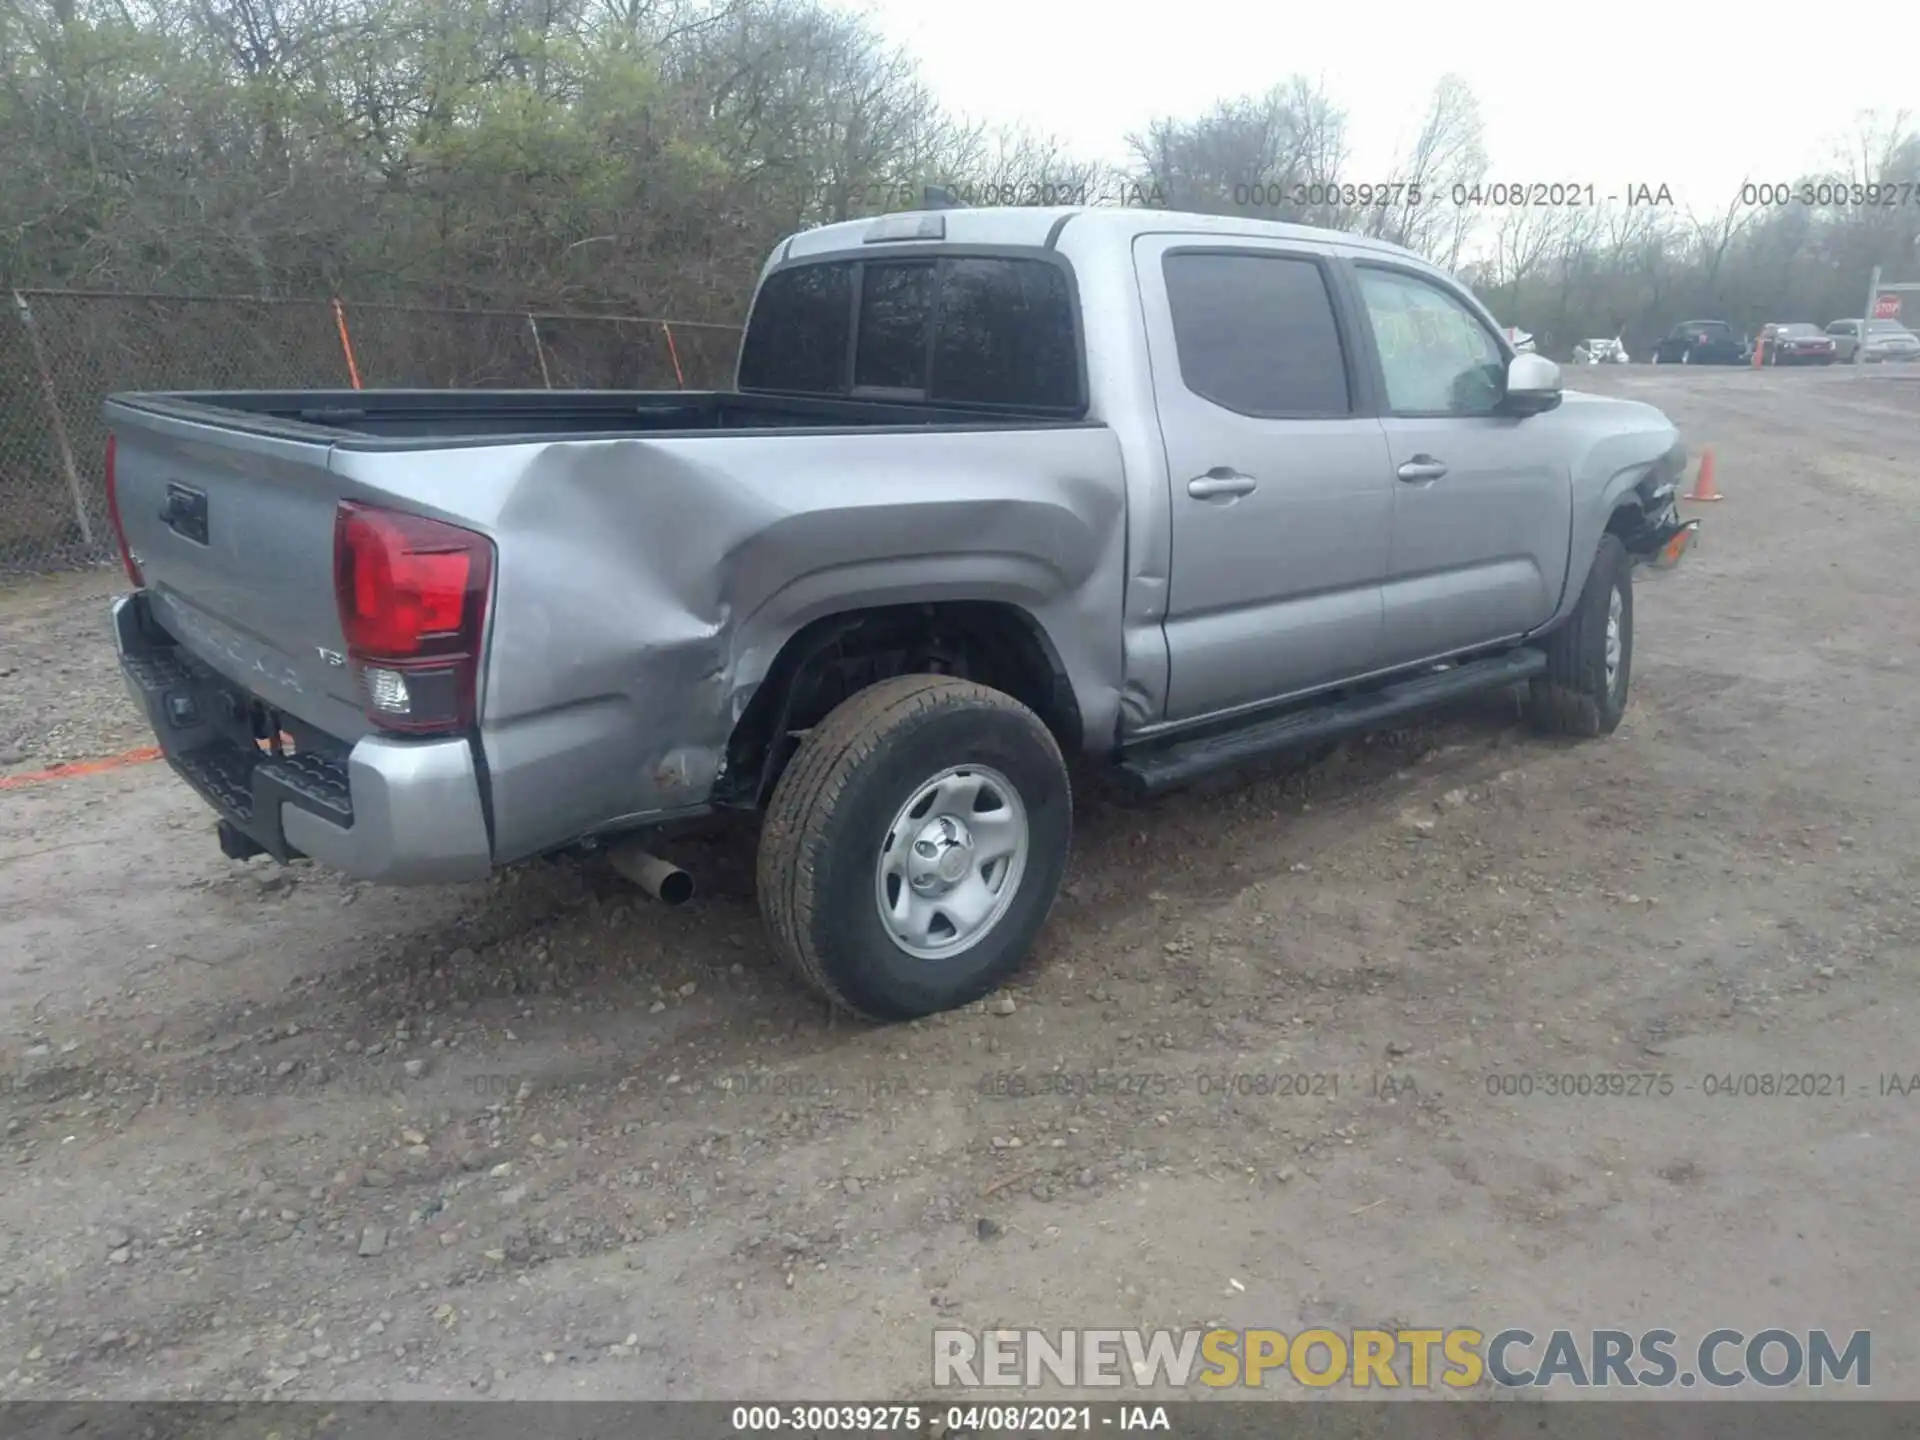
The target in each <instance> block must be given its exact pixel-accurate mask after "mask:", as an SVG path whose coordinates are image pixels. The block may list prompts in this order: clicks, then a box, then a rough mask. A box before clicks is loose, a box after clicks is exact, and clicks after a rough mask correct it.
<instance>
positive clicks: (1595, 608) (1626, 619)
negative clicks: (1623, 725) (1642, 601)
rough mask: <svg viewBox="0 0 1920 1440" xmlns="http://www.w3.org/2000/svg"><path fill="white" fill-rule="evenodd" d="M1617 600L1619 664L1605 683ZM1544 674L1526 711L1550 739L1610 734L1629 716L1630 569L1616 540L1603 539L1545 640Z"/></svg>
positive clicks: (1631, 586) (1584, 737)
mask: <svg viewBox="0 0 1920 1440" xmlns="http://www.w3.org/2000/svg"><path fill="white" fill-rule="evenodd" d="M1616 593H1618V595H1619V596H1620V663H1619V666H1618V667H1617V669H1616V670H1615V672H1614V678H1613V683H1612V684H1611V685H1609V684H1608V682H1607V616H1608V612H1609V610H1610V609H1611V605H1612V600H1613V596H1614V595H1615V594H1616ZM1546 648H1547V673H1546V674H1545V675H1542V676H1540V677H1539V678H1537V679H1535V680H1534V681H1533V682H1532V683H1531V687H1530V689H1531V693H1530V695H1529V696H1528V705H1527V711H1528V716H1529V718H1530V719H1531V720H1532V721H1533V723H1534V726H1535V728H1537V729H1539V730H1541V731H1543V732H1545V733H1546V734H1549V735H1573V736H1578V737H1580V738H1583V739H1587V738H1591V737H1593V736H1596V735H1610V734H1612V733H1613V731H1614V730H1615V728H1617V727H1618V726H1619V724H1620V717H1621V716H1622V715H1624V714H1626V712H1627V691H1628V687H1629V685H1630V683H1631V677H1632V673H1633V565H1632V562H1631V561H1629V560H1628V558H1627V552H1626V547H1624V546H1623V545H1622V544H1621V543H1620V538H1619V537H1618V536H1617V535H1602V536H1601V537H1600V547H1599V549H1598V550H1597V551H1595V553H1594V557H1593V567H1592V569H1590V570H1589V571H1588V572H1587V583H1586V587H1585V588H1584V589H1582V590H1581V592H1580V601H1579V604H1577V605H1576V606H1575V607H1574V611H1573V614H1572V615H1570V616H1569V617H1568V618H1567V622H1566V624H1564V625H1562V626H1561V627H1560V628H1559V629H1558V630H1556V631H1555V632H1554V633H1553V635H1552V636H1551V637H1550V638H1549V639H1548V641H1547V647H1546Z"/></svg>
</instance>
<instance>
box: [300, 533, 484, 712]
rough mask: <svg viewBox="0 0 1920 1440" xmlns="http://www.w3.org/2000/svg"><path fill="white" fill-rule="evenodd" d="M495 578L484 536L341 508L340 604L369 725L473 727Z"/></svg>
mask: <svg viewBox="0 0 1920 1440" xmlns="http://www.w3.org/2000/svg"><path fill="white" fill-rule="evenodd" d="M492 582H493V543H492V542H491V541H490V540H488V539H487V538H486V536H484V535H477V534H475V533H474V532H473V531H471V530H464V529H462V528H461V527H460V526H458V525H449V524H447V523H446V522H445V521H444V520H429V519H426V518H425V517H424V516H420V515H407V514H403V513H401V512H399V511H397V510H381V509H377V508H375V507H373V506H370V505H356V504H354V503H352V502H351V501H345V502H342V504H341V506H340V510H339V513H338V516H337V517H336V519H335V521H334V529H333V583H334V598H335V600H336V601H337V603H338V605H339V607H340V629H341V633H342V634H343V635H344V636H345V638H346V642H347V658H348V661H349V663H350V664H351V665H352V666H353V671H354V675H355V678H356V679H357V680H358V682H359V685H360V691H361V696H362V698H363V699H364V701H365V705H366V713H367V718H368V719H369V720H371V721H373V723H374V724H376V725H378V726H380V727H382V728H383V729H387V730H400V731H409V732H425V731H444V730H455V729H460V728H463V727H465V726H467V725H470V724H472V723H473V718H474V700H475V692H476V690H477V688H478V685H479V678H480V648H481V639H482V633H483V631H484V629H485V626H486V615H487V599H488V595H489V593H490V590H491V586H492Z"/></svg>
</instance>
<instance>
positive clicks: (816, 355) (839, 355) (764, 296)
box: [740, 263, 853, 395]
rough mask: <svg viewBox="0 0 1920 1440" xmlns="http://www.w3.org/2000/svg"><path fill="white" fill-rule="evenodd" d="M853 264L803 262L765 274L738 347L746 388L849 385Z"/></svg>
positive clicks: (825, 389) (813, 389)
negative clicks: (792, 267)
mask: <svg viewBox="0 0 1920 1440" xmlns="http://www.w3.org/2000/svg"><path fill="white" fill-rule="evenodd" d="M852 311H853V267H852V266H851V265H849V264H845V263H842V264H837V265H803V266H799V267H796V268H795V269H792V270H781V271H778V272H776V273H775V274H773V275H769V276H768V277H767V281H766V283H765V284H764V285H762V286H761V287H760V294H759V296H758V297H757V298H756V299H755V300H754V302H753V320H752V323H751V324H750V325H748V326H747V334H746V338H745V340H743V341H742V342H741V346H740V385H741V387H742V388H743V389H748V390H802V391H807V392H810V393H813V394H823V393H825V394H835V395H837V394H840V393H842V392H843V391H845V389H846V387H847V338H848V333H847V332H848V329H849V326H850V325H851V322H852Z"/></svg>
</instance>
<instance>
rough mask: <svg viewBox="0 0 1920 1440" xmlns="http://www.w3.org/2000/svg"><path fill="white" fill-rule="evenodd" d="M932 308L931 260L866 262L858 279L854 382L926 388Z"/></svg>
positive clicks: (920, 389) (893, 386) (886, 386)
mask: <svg viewBox="0 0 1920 1440" xmlns="http://www.w3.org/2000/svg"><path fill="white" fill-rule="evenodd" d="M932 313H933V266H932V265H930V264H927V263H926V262H924V261H922V262H920V263H917V264H915V263H908V264H903V265H868V266H867V267H866V273H865V275H864V276H863V277H862V279H861V281H860V334H859V341H858V343H857V344H856V345H855V346H854V351H853V383H854V385H855V386H874V387H876V388H885V389H896V390H914V391H921V392H924V391H925V390H926V388H927V325H928V323H929V321H930V320H931V319H932Z"/></svg>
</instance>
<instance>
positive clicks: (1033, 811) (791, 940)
mask: <svg viewBox="0 0 1920 1440" xmlns="http://www.w3.org/2000/svg"><path fill="white" fill-rule="evenodd" d="M956 766H958V767H966V766H980V767H985V768H988V769H991V770H994V771H998V772H999V774H1000V775H1001V776H1003V777H1005V779H1006V781H1007V782H1008V783H1009V784H1010V785H1011V787H1012V789H1013V790H1014V791H1015V792H1016V795H1017V798H1018V800H1019V803H1020V805H1021V806H1023V807H1024V810H1025V814H1026V834H1027V844H1026V852H1025V862H1024V866H1023V867H1022V869H1021V870H1020V872H1019V873H1018V874H1017V875H1013V874H1009V875H1007V876H1006V879H1005V880H1003V882H1002V883H1008V882H1010V883H1012V884H1013V885H1014V886H1015V887H1016V889H1015V891H1014V894H1013V896H1012V898H1011V899H1010V900H1008V901H1006V902H1005V908H1004V910H1002V911H1001V912H1000V913H999V914H998V917H997V918H995V919H992V920H990V921H988V922H987V925H986V928H985V929H984V930H983V931H982V933H981V934H979V935H978V936H977V937H976V938H975V939H974V940H973V941H972V943H970V944H968V945H966V946H965V947H964V948H961V949H959V950H957V951H956V952H955V953H952V954H950V955H939V956H934V957H932V958H921V957H916V956H915V955H914V954H913V953H911V952H910V951H909V950H906V949H903V948H902V947H901V944H900V943H899V942H897V941H896V940H895V938H894V936H893V935H892V933H891V932H890V931H889V929H888V927H887V925H886V924H885V923H884V921H883V919H882V917H881V913H880V906H879V903H878V896H879V892H880V887H881V885H882V884H883V883H884V882H883V881H882V878H881V874H880V870H879V862H880V859H881V855H882V852H883V851H884V850H885V849H886V847H887V843H888V838H889V833H890V826H891V825H892V823H893V821H894V817H895V816H896V815H897V814H898V813H899V811H900V810H901V808H902V807H903V806H905V805H906V804H908V803H909V802H910V801H912V800H913V799H914V798H915V792H916V791H917V790H919V789H920V788H921V787H923V786H925V785H926V784H928V783H930V782H932V781H933V780H935V779H936V778H937V777H939V776H940V775H941V774H942V772H944V771H947V770H949V769H951V768H953V767H956ZM990 788H991V787H990ZM1001 803H1002V804H1003V805H1004V804H1005V803H1006V802H1005V801H1002V802H1001ZM928 813H931V812H928ZM976 813H979V812H976ZM918 818H925V817H924V816H923V817H918ZM1072 834H1073V796H1072V789H1071V786H1070V784H1069V781H1068V778H1067V769H1066V765H1065V762H1064V761H1063V760H1062V759H1061V756H1060V748H1059V746H1058V745H1057V744H1055V743H1054V739H1053V736H1052V735H1051V734H1049V733H1048V731H1047V727H1046V726H1045V725H1044V724H1042V723H1041V721H1040V717H1039V716H1037V715H1035V714H1034V713H1033V712H1032V711H1031V710H1029V709H1027V707H1026V706H1024V705H1022V704H1021V703H1020V702H1019V701H1017V700H1015V699H1013V698H1012V697H1011V696H1008V695H1004V694H1002V693H1001V692H1000V691H998V690H992V689H989V688H987V687H986V686H984V685H976V684H973V683H971V682H969V681H964V680H954V679H950V678H948V677H945V676H940V675H906V676H901V677H899V678H897V679H892V680H884V681H882V682H880V683H879V684H877V685H874V686H871V687H870V688H868V689H866V690H862V691H861V692H860V693H858V694H857V695H854V696H853V697H852V698H850V699H848V700H847V701H845V702H844V703H843V704H841V705H840V706H839V708H837V709H836V710H834V711H833V713H832V714H830V715H828V716H827V718H826V719H825V720H824V721H823V722H821V723H820V724H819V725H817V726H815V727H814V729H813V730H812V732H811V733H809V734H808V736H807V738H806V739H805V740H804V741H803V742H802V743H801V746H800V749H799V751H798V752H797V753H796V754H795V755H794V757H793V760H792V762H791V763H790V764H789V765H788V767H787V769H786V772H785V773H784V774H783V775H782V776H781V777H780V783H779V784H778V785H777V786H775V787H774V792H773V800H772V803H771V804H770V805H769V806H768V808H767V815H766V823H765V825H764V827H763V828H762V830H761V834H760V854H759V863H758V876H757V880H758V888H759V896H760V913H761V915H762V917H763V918H764V920H765V921H766V926H767V930H768V932H769V934H770V935H771V936H772V938H773V943H774V947H775V948H776V949H777V950H778V951H779V952H780V955H781V958H782V959H783V960H785V961H786V963H787V964H789V965H790V966H792V968H793V969H794V971H795V972H796V973H797V974H798V975H799V976H800V978H801V979H802V980H804V981H806V983H807V984H808V985H810V986H812V987H813V988H814V989H815V990H817V991H818V992H819V993H820V994H822V995H824V996H825V997H826V998H827V999H828V1000H830V1001H832V1002H833V1003H834V1004H835V1005H837V1006H839V1007H841V1008H842V1009H844V1010H848V1011H851V1012H852V1013H853V1014H855V1015H859V1016H861V1017H862V1018H865V1019H868V1020H876V1021H882V1022H888V1021H897V1020H911V1019H914V1018H916V1017H918V1016H922V1015H931V1014H934V1013H936V1012H938V1011H942V1010H951V1009H953V1008H955V1007H956V1006H960V1005H965V1004H967V1003H968V1002H969V1001H972V1000H977V999H979V998H980V997H981V996H983V995H985V994H987V993H988V992H989V991H991V990H993V989H994V988H995V987H996V986H998V985H1000V984H1001V983H1002V982H1003V981H1005V980H1006V979H1007V977H1008V976H1010V975H1012V974H1013V973H1014V972H1015V971H1016V970H1018V969H1019V968H1020V966H1021V964H1022V963H1023V962H1024V961H1025V960H1026V958H1027V955H1028V953H1029V951H1030V950H1031V949H1032V947H1033V942H1034V940H1035V938H1036V937H1037V936H1038V935H1039V933H1040V927H1041V926H1042V925H1043V924H1044V923H1045V922H1046V918H1047V913H1048V912H1049V911H1050V910H1051V909H1052V908H1053V902H1054V898H1055V896H1056V895H1057V894H1058V893H1059V890H1060V880H1061V876H1062V875H1063V874H1064V872H1065V870H1066V865H1067V852H1068V849H1069V847H1070V844H1071V841H1072ZM942 853H944V851H943V852H942ZM949 928H953V926H952V922H949Z"/></svg>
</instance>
